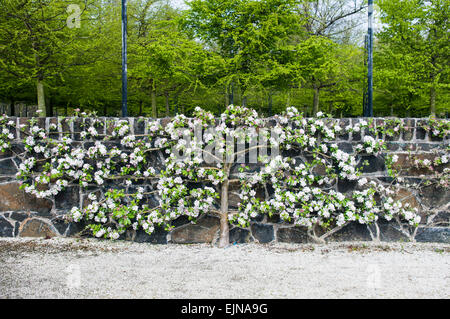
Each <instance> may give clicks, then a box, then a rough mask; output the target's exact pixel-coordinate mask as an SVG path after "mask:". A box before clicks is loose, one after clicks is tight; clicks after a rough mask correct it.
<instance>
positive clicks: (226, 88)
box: [225, 87, 230, 108]
mask: <svg viewBox="0 0 450 319" xmlns="http://www.w3.org/2000/svg"><path fill="white" fill-rule="evenodd" d="M228 105H230V96H229V93H228V87H225V108H227V107H228Z"/></svg>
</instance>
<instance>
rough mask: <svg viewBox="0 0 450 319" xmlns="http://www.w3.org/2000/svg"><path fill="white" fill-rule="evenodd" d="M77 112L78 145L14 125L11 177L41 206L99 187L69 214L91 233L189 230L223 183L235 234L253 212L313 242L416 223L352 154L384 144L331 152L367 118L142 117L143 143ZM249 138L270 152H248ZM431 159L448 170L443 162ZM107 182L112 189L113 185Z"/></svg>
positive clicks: (3, 130) (4, 137) (213, 208)
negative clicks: (317, 237)
mask: <svg viewBox="0 0 450 319" xmlns="http://www.w3.org/2000/svg"><path fill="white" fill-rule="evenodd" d="M81 115H82V116H83V117H84V118H85V120H86V121H84V122H83V125H82V127H81V131H80V132H79V136H80V139H81V140H82V141H83V142H84V143H79V142H77V143H75V142H74V141H73V140H72V138H71V136H70V134H69V133H64V132H63V133H61V134H62V137H61V138H58V139H53V138H51V137H50V136H49V134H48V133H47V132H46V131H45V129H42V128H40V127H39V126H38V125H36V120H35V119H32V120H31V121H30V123H29V129H28V130H25V127H19V128H18V129H20V130H22V132H23V133H24V134H25V138H24V140H23V143H24V145H25V148H26V151H25V152H24V153H23V154H19V155H20V156H19V158H20V159H21V163H20V164H19V170H18V173H17V178H18V179H19V180H20V181H21V182H22V188H23V189H24V190H25V191H26V192H27V193H30V194H33V195H34V196H36V197H38V198H45V197H53V196H56V195H57V194H59V193H60V192H62V191H64V190H65V189H66V188H67V187H68V186H71V185H78V186H79V187H81V188H82V189H83V191H84V192H88V193H89V192H90V191H89V187H95V188H97V189H102V190H104V189H107V190H106V191H104V192H100V193H99V194H96V193H95V192H90V193H89V195H88V201H85V202H84V203H83V205H82V207H78V206H77V207H74V208H73V209H72V210H71V212H70V216H71V218H72V219H73V220H74V221H75V222H81V221H84V222H86V223H87V224H88V227H89V229H90V231H91V232H92V234H93V235H94V236H97V237H104V238H111V239H117V238H119V237H120V236H121V235H122V234H124V233H125V232H126V231H127V230H128V229H132V230H138V229H142V230H144V231H145V232H147V233H148V234H151V233H152V232H153V231H154V230H155V229H156V227H165V228H166V229H170V228H171V222H172V221H173V220H175V219H177V218H179V217H180V216H186V217H188V218H189V219H190V220H192V221H193V222H195V220H196V219H197V218H198V217H200V216H201V215H203V214H217V215H220V214H221V209H223V207H222V206H221V205H223V197H224V196H227V198H228V196H229V194H228V193H229V191H228V192H226V191H227V189H228V186H229V185H233V186H234V189H237V191H236V192H237V195H238V197H239V203H238V207H237V210H231V209H228V208H225V210H226V211H227V212H228V213H229V214H228V220H229V221H230V222H232V223H235V224H236V225H238V226H240V227H247V226H249V223H250V221H251V219H252V218H255V217H257V215H259V214H268V215H273V214H279V215H280V218H281V219H282V220H284V221H290V222H293V223H294V224H296V225H299V226H303V227H307V228H308V229H310V230H312V232H313V235H314V233H315V231H316V229H317V228H321V229H323V230H325V231H327V230H333V229H337V228H341V227H343V226H345V225H347V224H348V223H351V222H358V223H361V224H371V223H375V222H376V221H377V220H378V219H379V218H385V219H388V220H391V219H399V220H400V219H401V220H402V221H403V222H405V223H406V224H408V225H410V226H413V227H415V226H417V225H418V223H419V222H420V216H419V215H418V212H417V211H415V210H414V209H412V208H411V207H408V206H407V205H405V204H403V203H402V202H401V200H398V199H396V196H395V194H396V193H395V188H394V189H393V188H392V187H391V185H387V186H385V185H383V184H382V183H380V182H377V181H376V180H371V181H369V180H367V178H365V177H363V176H362V174H361V168H360V165H359V163H360V161H361V157H362V156H361V155H368V154H373V155H379V154H381V153H382V152H383V150H384V149H385V143H384V141H383V140H382V139H379V138H375V137H373V136H377V135H376V134H375V135H373V136H372V135H365V136H364V137H363V140H362V144H360V145H357V146H356V147H355V150H354V151H351V152H350V151H348V150H346V151H344V150H342V149H341V148H340V147H339V145H337V144H336V142H335V141H336V139H338V138H339V137H340V136H342V135H344V134H347V133H348V132H360V131H361V130H362V129H363V128H366V127H371V125H372V124H371V123H370V122H366V121H365V120H362V121H360V122H359V123H357V124H355V125H348V126H347V127H341V126H340V125H339V122H338V121H337V120H335V119H332V118H330V117H328V116H326V115H325V114H323V113H319V114H317V117H316V118H305V117H304V116H303V114H302V113H300V112H299V111H298V110H297V109H296V108H294V107H289V108H287V110H286V112H284V113H283V114H281V115H277V116H275V117H274V120H275V121H269V119H263V118H261V117H260V116H259V115H258V113H257V112H256V111H255V110H252V109H249V108H246V107H242V106H234V105H230V106H229V107H228V108H227V109H226V110H225V112H224V113H223V114H221V116H220V117H219V118H216V117H215V116H214V115H213V114H212V113H210V112H207V111H204V110H202V109H201V108H196V109H195V111H194V116H193V117H191V118H188V117H186V116H185V115H180V114H179V115H177V116H175V117H173V118H172V119H171V120H170V121H169V122H168V123H166V124H165V125H164V126H163V125H162V123H161V122H160V121H158V120H152V119H139V120H142V121H146V125H145V126H146V128H147V129H146V132H145V134H140V135H136V134H134V129H133V127H132V125H131V124H130V122H129V121H128V120H124V119H118V120H111V121H110V122H109V123H108V125H109V126H110V127H112V129H111V130H109V132H110V134H106V135H105V134H102V133H101V132H100V130H99V126H101V125H102V123H101V122H100V121H99V120H97V119H96V118H95V117H91V116H90V115H88V114H84V115H83V114H81ZM88 119H89V121H87V120H88ZM69 120H70V119H69ZM14 129H17V128H16V127H15V125H14V123H13V122H12V121H9V120H8V118H7V117H0V148H1V149H0V151H4V150H5V149H8V148H9V147H10V141H11V140H13V139H14V135H13V134H12V131H11V130H14ZM56 129H57V126H56V125H53V126H52V127H50V131H54V130H56ZM104 131H105V132H108V129H105V130H104ZM256 138H262V139H264V140H265V141H266V142H267V145H265V146H264V145H259V144H258V145H253V144H252V143H253V141H254V140H255V139H256ZM230 140H231V143H230V142H229V141H230ZM235 145H241V148H239V147H236V148H235ZM252 149H258V150H259V151H261V152H259V156H258V158H257V159H258V165H256V167H257V168H255V165H252V163H251V162H250V163H251V164H250V165H245V164H241V165H239V164H240V162H239V158H241V159H242V158H243V159H246V157H245V156H249V154H250V153H251V151H252ZM269 149H270V150H271V152H270V154H269V152H268V150H269ZM275 150H277V152H275ZM386 158H387V160H388V161H389V163H391V164H392V163H394V162H395V161H396V158H395V156H394V157H386ZM435 162H436V163H435V164H442V163H444V164H445V163H447V162H448V156H447V155H444V156H442V157H439V158H437V159H436V160H435ZM156 163H158V165H156ZM421 164H424V165H428V164H429V163H421ZM358 167H359V168H358ZM115 180H119V181H122V183H120V182H119V183H114V181H115ZM338 181H353V182H355V183H356V184H357V189H356V190H354V191H353V192H347V193H344V192H339V191H337V190H336V187H335V185H336V184H337V183H338ZM111 185H116V186H119V187H118V188H117V189H110V188H109V187H111ZM139 185H141V186H139ZM223 190H225V192H224V191H223Z"/></svg>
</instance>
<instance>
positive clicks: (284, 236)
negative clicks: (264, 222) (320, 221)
mask: <svg viewBox="0 0 450 319" xmlns="http://www.w3.org/2000/svg"><path fill="white" fill-rule="evenodd" d="M277 240H278V241H279V242H282V243H298V244H306V243H308V242H309V240H308V234H307V233H306V229H305V228H300V227H289V228H279V229H278V230H277Z"/></svg>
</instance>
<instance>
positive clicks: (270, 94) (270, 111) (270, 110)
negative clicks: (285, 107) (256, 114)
mask: <svg viewBox="0 0 450 319" xmlns="http://www.w3.org/2000/svg"><path fill="white" fill-rule="evenodd" d="M269 116H272V92H269Z"/></svg>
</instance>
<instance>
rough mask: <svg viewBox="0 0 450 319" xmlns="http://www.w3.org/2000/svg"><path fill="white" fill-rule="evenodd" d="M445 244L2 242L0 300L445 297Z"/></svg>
mask: <svg viewBox="0 0 450 319" xmlns="http://www.w3.org/2000/svg"><path fill="white" fill-rule="evenodd" d="M449 297H450V245H444V244H411V243H390V244H386V243H382V244H375V243H355V242H352V243H332V244H328V245H295V244H276V245H261V244H245V245H236V246H231V247H228V248H226V249H219V248H216V247H211V246H210V245H149V244H137V243H131V242H125V241H121V242H110V241H102V240H96V239H74V238H70V239H68V238H53V239H48V240H45V239H26V238H18V239H6V238H0V298H446V299H447V298H449Z"/></svg>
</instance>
